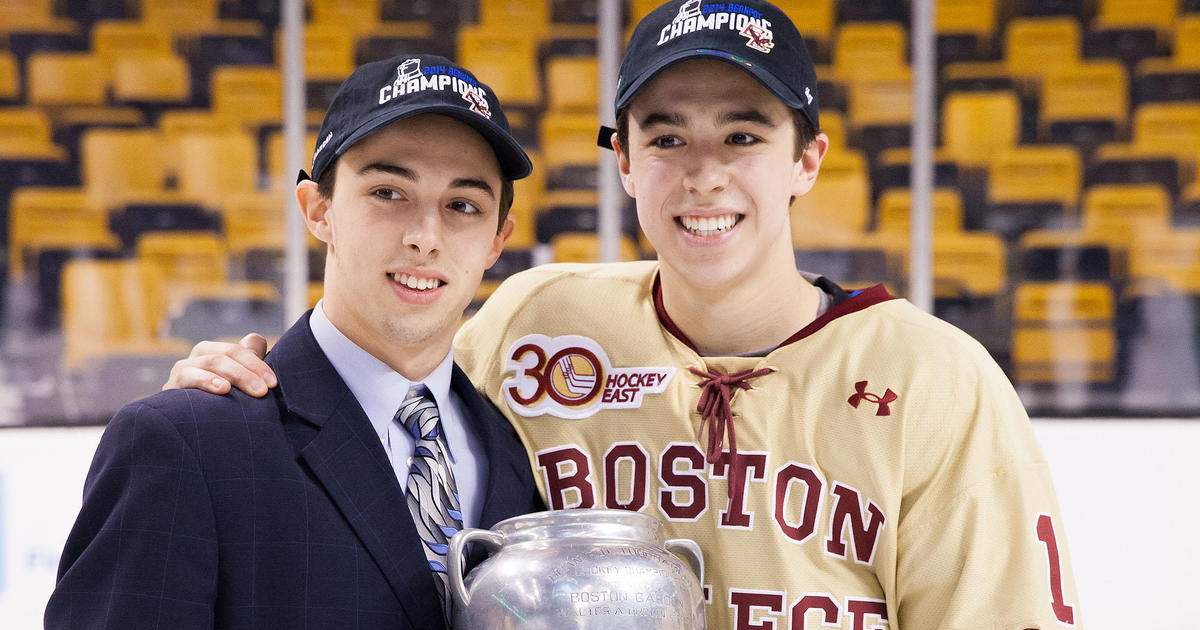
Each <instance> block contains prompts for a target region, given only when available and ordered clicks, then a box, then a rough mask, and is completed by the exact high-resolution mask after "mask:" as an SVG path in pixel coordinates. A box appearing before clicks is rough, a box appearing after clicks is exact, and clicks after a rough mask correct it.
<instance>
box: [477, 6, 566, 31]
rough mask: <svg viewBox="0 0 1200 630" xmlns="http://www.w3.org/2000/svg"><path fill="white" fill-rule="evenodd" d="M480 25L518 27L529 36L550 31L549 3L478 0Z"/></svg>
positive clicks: (505, 27) (501, 27) (504, 27)
mask: <svg viewBox="0 0 1200 630" xmlns="http://www.w3.org/2000/svg"><path fill="white" fill-rule="evenodd" d="M479 23H480V25H482V26H484V27H488V28H494V29H514V30H517V29H519V30H520V31H522V32H524V33H527V34H528V35H529V36H530V37H531V38H533V39H537V38H541V37H544V36H545V35H546V33H548V32H549V31H550V3H549V2H544V1H543V0H479Z"/></svg>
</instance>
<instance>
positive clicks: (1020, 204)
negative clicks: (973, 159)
mask: <svg viewBox="0 0 1200 630" xmlns="http://www.w3.org/2000/svg"><path fill="white" fill-rule="evenodd" d="M1082 170H1083V160H1082V158H1081V157H1080V155H1079V151H1078V149H1076V148H1075V147H1073V146H1071V145H1017V146H1012V147H1008V148H1004V149H1000V150H999V151H997V152H996V153H995V155H993V156H992V160H991V162H990V163H989V164H988V184H987V202H988V212H987V214H986V215H985V222H984V225H985V227H987V229H989V230H993V231H996V232H998V233H999V234H1001V235H1003V236H1004V237H1005V238H1006V239H1007V240H1010V241H1011V240H1014V239H1015V238H1016V237H1017V236H1018V235H1020V234H1021V233H1022V232H1024V231H1026V230H1029V229H1032V228H1048V227H1062V226H1064V225H1067V224H1077V222H1078V209H1079V193H1080V189H1081V180H1082V176H1083V173H1082Z"/></svg>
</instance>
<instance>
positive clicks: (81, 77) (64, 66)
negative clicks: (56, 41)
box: [26, 52, 108, 105]
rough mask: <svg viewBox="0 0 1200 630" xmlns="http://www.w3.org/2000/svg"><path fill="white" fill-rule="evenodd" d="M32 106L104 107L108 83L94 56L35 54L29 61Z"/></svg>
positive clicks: (71, 53)
mask: <svg viewBox="0 0 1200 630" xmlns="http://www.w3.org/2000/svg"><path fill="white" fill-rule="evenodd" d="M26 76H27V77H28V85H29V92H28V98H29V103H30V104H31V105H104V104H105V98H106V95H105V90H106V88H107V87H108V79H107V75H106V72H105V70H104V64H103V63H102V62H101V61H100V58H98V57H95V56H93V55H92V54H91V53H78V52H35V53H33V54H31V55H30V56H29V59H28V60H27V61H26Z"/></svg>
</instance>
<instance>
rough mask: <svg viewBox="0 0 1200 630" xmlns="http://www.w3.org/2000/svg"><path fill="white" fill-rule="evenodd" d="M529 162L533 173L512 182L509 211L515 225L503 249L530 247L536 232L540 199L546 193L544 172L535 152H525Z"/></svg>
mask: <svg viewBox="0 0 1200 630" xmlns="http://www.w3.org/2000/svg"><path fill="white" fill-rule="evenodd" d="M526 153H527V154H528V155H529V160H530V161H531V162H532V163H533V172H531V173H530V174H529V177H525V178H523V179H518V180H517V181H515V182H513V205H512V208H511V209H510V210H509V215H510V216H512V218H513V219H514V221H515V222H516V225H514V227H513V233H512V236H510V237H509V239H508V244H507V245H506V246H505V247H509V248H513V249H526V248H529V247H532V246H533V244H534V240H535V235H536V233H537V230H536V229H535V228H536V227H537V226H536V220H535V216H536V215H537V209H538V208H540V207H542V205H541V204H542V198H543V196H544V195H545V193H546V170H545V168H543V166H542V164H543V162H542V156H541V154H540V153H539V152H537V151H527V152H526Z"/></svg>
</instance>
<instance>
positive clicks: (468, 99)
mask: <svg viewBox="0 0 1200 630" xmlns="http://www.w3.org/2000/svg"><path fill="white" fill-rule="evenodd" d="M419 114H441V115H443V116H449V117H451V118H455V119H457V120H460V121H462V122H464V123H466V124H468V125H470V126H471V127H472V128H473V129H475V131H478V132H479V135H481V136H483V138H484V139H485V140H487V142H488V144H490V145H491V146H492V150H493V151H495V152H496V160H497V161H498V162H499V163H500V171H501V172H502V173H504V176H505V177H507V178H509V179H521V178H522V177H525V176H526V175H529V172H530V171H531V170H533V166H532V164H530V162H529V156H527V155H525V151H524V150H523V149H522V148H521V145H520V144H519V143H518V142H517V141H516V139H515V138H513V136H512V133H511V132H510V131H509V128H508V118H507V117H505V115H504V111H503V110H502V109H500V101H499V100H497V99H496V95H495V94H493V93H492V89H491V88H489V87H488V86H487V85H485V84H484V83H483V82H481V81H479V80H478V79H476V78H475V75H473V74H471V73H470V72H469V71H468V70H467V69H466V68H463V67H462V66H460V65H457V64H455V63H454V62H452V61H450V60H449V59H446V58H444V57H438V56H436V55H400V56H398V57H393V58H391V59H387V60H384V61H373V62H371V63H368V64H364V65H361V66H359V67H358V68H357V69H355V71H354V72H353V73H352V74H351V75H350V76H349V77H348V78H347V79H346V80H345V81H344V82H342V85H341V87H339V88H338V91H337V93H335V94H334V95H333V101H332V102H331V103H330V104H329V109H328V110H327V111H326V112H325V120H324V121H323V122H322V123H321V131H320V133H318V134H317V147H316V150H315V151H314V152H313V160H312V177H311V179H314V180H319V179H320V178H321V175H322V174H323V173H324V172H325V169H326V168H328V167H329V165H330V163H332V162H333V160H334V158H336V157H337V156H339V155H341V154H343V153H345V152H346V150H347V149H349V148H350V147H351V146H353V145H354V143H356V142H358V141H359V140H362V139H363V138H365V137H367V136H369V135H371V134H372V133H374V132H376V131H378V130H379V129H382V128H383V127H386V126H387V125H389V124H391V123H393V122H396V121H397V120H401V119H403V118H408V117H411V116H416V115H419ZM300 179H301V180H304V179H309V176H308V175H307V174H306V173H305V172H304V171H300Z"/></svg>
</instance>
